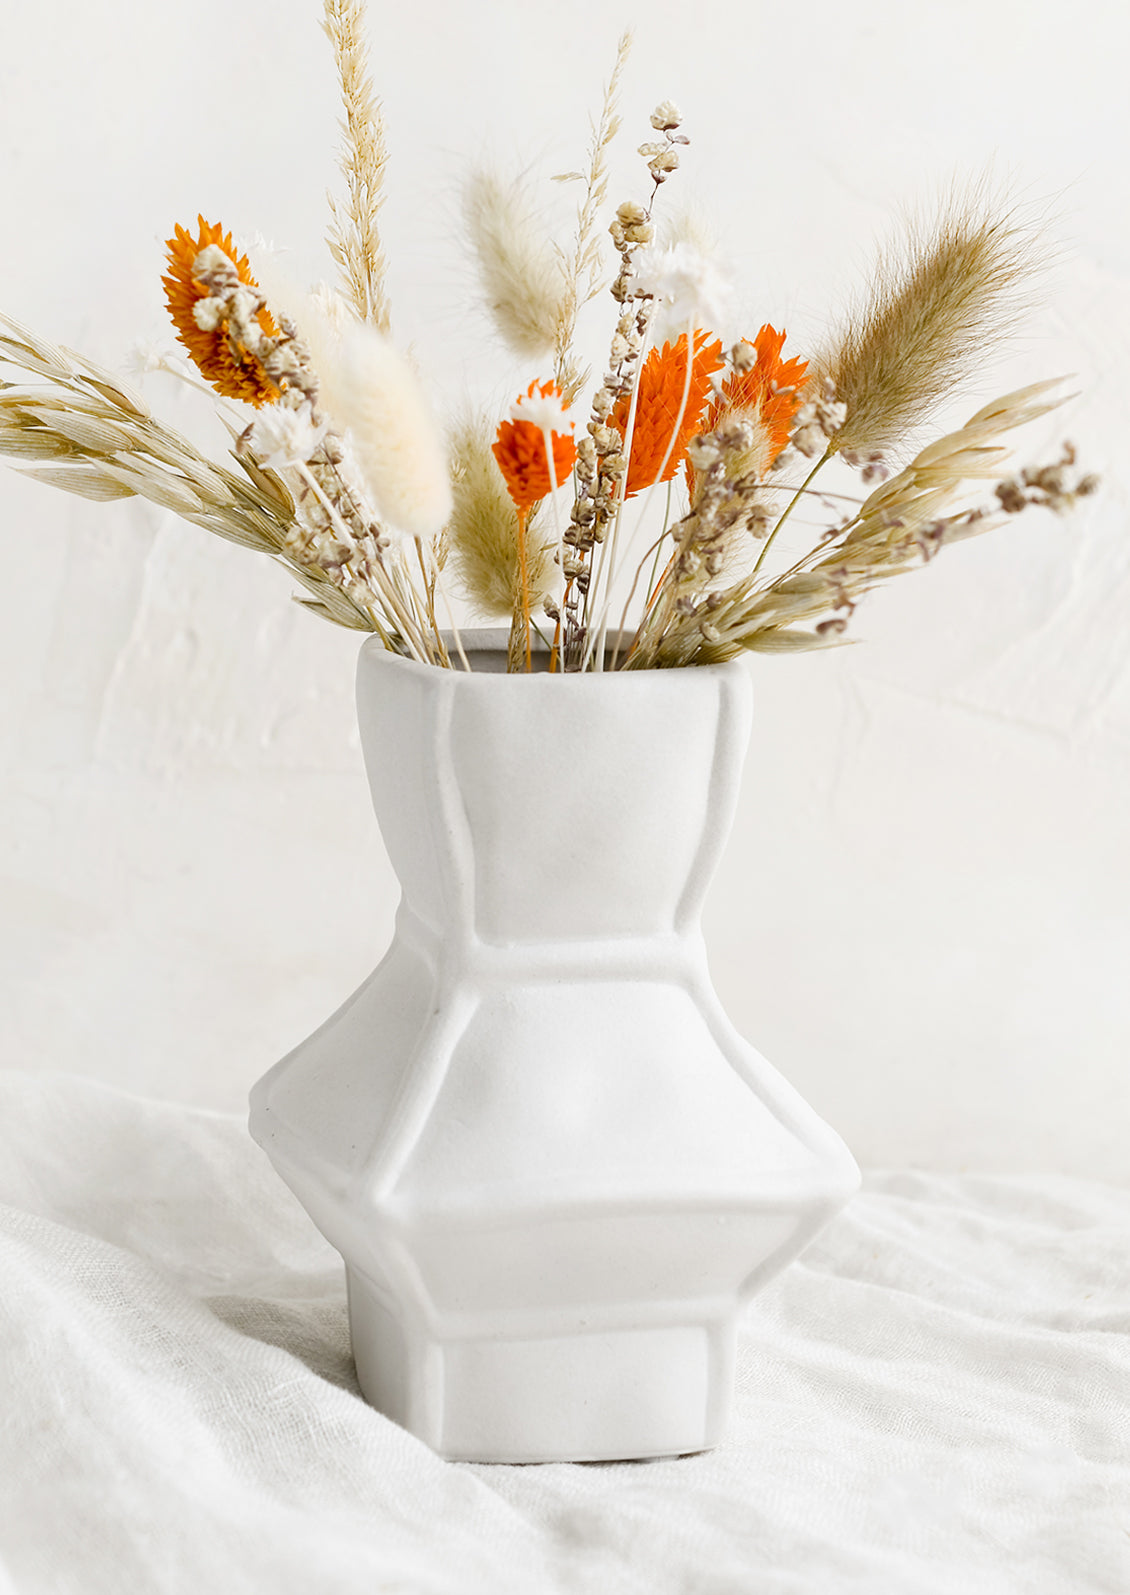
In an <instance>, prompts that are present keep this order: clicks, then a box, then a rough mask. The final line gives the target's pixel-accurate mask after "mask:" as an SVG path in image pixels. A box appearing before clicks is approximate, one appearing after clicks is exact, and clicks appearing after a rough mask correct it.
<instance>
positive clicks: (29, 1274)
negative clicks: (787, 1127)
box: [0, 1071, 1130, 1595]
mask: <svg viewBox="0 0 1130 1595" xmlns="http://www.w3.org/2000/svg"><path fill="white" fill-rule="evenodd" d="M0 1204H3V1205H2V1206H0V1379H2V1398H0V1399H2V1409H0V1595H11V1592H13V1591H14V1592H15V1595H189V1592H191V1595H354V1592H357V1595H362V1592H363V1595H377V1592H380V1595H401V1592H403V1595H441V1592H442V1595H480V1592H481V1595H488V1592H489V1595H574V1592H575V1595H854V1592H866V1595H1089V1592H1092V1591H1102V1592H1109V1595H1128V1592H1130V1190H1123V1189H1120V1188H1114V1187H1109V1186H1101V1185H1098V1184H1091V1183H1088V1182H1086V1181H1080V1180H1071V1179H1066V1178H1061V1177H1054V1176H1048V1177H1036V1176H1033V1177H1029V1178H1012V1177H1009V1178H1006V1177H988V1176H973V1175H953V1176H943V1175H936V1174H925V1173H916V1172H899V1171H893V1172H873V1173H871V1174H870V1175H869V1176H868V1178H867V1180H866V1182H865V1186H864V1190H863V1192H862V1194H861V1195H860V1196H859V1197H858V1198H857V1199H856V1200H855V1201H854V1202H853V1203H852V1204H851V1205H850V1206H849V1208H848V1209H847V1210H846V1211H845V1213H844V1214H843V1215H842V1216H841V1217H840V1218H839V1219H837V1220H836V1222H835V1223H834V1224H832V1225H831V1226H830V1227H829V1228H828V1229H827V1230H826V1231H825V1233H824V1235H823V1236H822V1237H821V1238H820V1239H819V1240H818V1241H817V1242H816V1243H815V1244H814V1245H813V1246H811V1247H810V1248H809V1250H808V1251H807V1252H806V1253H805V1255H804V1256H803V1258H802V1259H801V1260H800V1261H799V1262H796V1263H794V1264H793V1265H792V1267H790V1268H789V1269H788V1270H787V1271H786V1272H785V1273H784V1274H783V1275H782V1276H781V1277H780V1278H779V1279H778V1280H776V1281H775V1282H774V1283H773V1284H772V1285H771V1286H769V1287H768V1289H767V1290H766V1291H765V1292H764V1293H763V1294H762V1295H761V1296H760V1297H758V1298H757V1299H756V1300H755V1301H754V1302H753V1303H752V1304H751V1306H750V1307H749V1309H748V1311H747V1313H746V1315H745V1319H744V1328H743V1334H742V1339H741V1349H740V1356H739V1390H738V1402H737V1413H736V1417H735V1420H734V1422H733V1425H732V1428H731V1432H730V1434H729V1437H728V1439H727V1440H726V1442H725V1444H723V1445H722V1446H721V1447H720V1448H719V1449H718V1450H716V1451H714V1452H712V1453H709V1454H705V1455H701V1456H694V1457H686V1458H679V1459H675V1460H667V1461H660V1462H643V1463H616V1464H587V1465H576V1464H560V1465H543V1466H537V1467H504V1466H483V1465H469V1464H452V1463H446V1462H442V1461H440V1460H439V1459H438V1458H437V1457H435V1456H434V1455H433V1454H432V1453H431V1452H430V1451H429V1450H428V1449H427V1448H426V1447H425V1446H423V1445H422V1444H420V1443H419V1442H418V1441H416V1440H414V1439H413V1438H412V1437H411V1436H409V1435H408V1434H406V1433H405V1432H404V1431H403V1430H401V1429H398V1428H397V1427H396V1426H395V1425H394V1424H392V1423H390V1422H389V1421H388V1420H387V1419H385V1418H382V1417H380V1416H379V1415H378V1414H377V1413H376V1412H374V1411H372V1410H371V1409H370V1408H369V1407H367V1406H366V1405H365V1403H364V1402H363V1401H362V1400H361V1399H360V1397H359V1395H358V1392H357V1386H356V1384H355V1381H354V1377H353V1370H352V1364H351V1361H350V1356H349V1341H348V1333H347V1327H346V1312H345V1291H344V1281H343V1274H342V1269H341V1265H340V1263H339V1261H338V1259H337V1256H336V1254H335V1253H334V1252H333V1251H331V1250H330V1248H329V1247H328V1246H327V1245H326V1243H325V1242H324V1241H323V1240H322V1239H321V1237H320V1236H319V1235H318V1234H317V1232H316V1231H315V1230H314V1228H313V1227H312V1225H311V1223H310V1221H309V1220H308V1219H307V1218H306V1216H305V1214H304V1213H303V1212H302V1210H301V1209H300V1208H299V1207H298V1205H297V1203H296V1202H295V1201H294V1199H293V1197H292V1196H291V1195H290V1193H289V1191H287V1190H286V1189H285V1187H284V1186H283V1185H282V1184H281V1183H280V1181H279V1180H278V1179H277V1177H276V1176H275V1174H274V1173H273V1171H272V1170H271V1168H270V1166H269V1165H268V1163H267V1161H266V1159H265V1158H264V1156H263V1154H262V1153H261V1152H260V1151H259V1149H258V1148H257V1147H256V1146H254V1145H253V1143H252V1142H251V1141H250V1140H249V1138H248V1136H247V1133H246V1129H245V1127H244V1125H243V1123H242V1122H241V1121H240V1120H238V1119H236V1118H233V1117H228V1116H225V1115H221V1114H216V1113H210V1112H206V1111H202V1110H199V1109H194V1108H184V1107H178V1106H175V1105H171V1104H168V1103H161V1102H148V1101H141V1100H138V1099H136V1098H133V1097H129V1096H126V1095H124V1094H121V1093H119V1092H116V1091H113V1090H110V1089H108V1088H106V1087H104V1086H101V1085H98V1084H96V1083H94V1082H92V1081H90V1080H85V1079H80V1078H77V1077H74V1076H68V1075H51V1074H31V1073H21V1072H19V1071H11V1072H8V1073H0Z"/></svg>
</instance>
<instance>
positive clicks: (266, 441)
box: [248, 404, 326, 471]
mask: <svg viewBox="0 0 1130 1595" xmlns="http://www.w3.org/2000/svg"><path fill="white" fill-rule="evenodd" d="M325 434H326V428H325V425H324V424H323V425H321V426H315V425H314V424H313V422H312V421H311V419H310V411H309V409H308V407H307V406H305V405H303V407H302V408H301V409H298V410H291V409H283V407H282V405H279V404H272V405H269V406H268V407H267V408H266V409H264V410H263V411H261V413H260V414H259V415H258V416H256V418H255V424H254V426H253V427H252V428H251V436H250V438H249V439H248V441H249V443H250V445H251V449H252V451H253V453H254V455H255V458H256V459H257V460H258V461H259V462H260V464H262V465H265V466H267V467H268V469H269V470H272V471H277V470H278V469H279V468H280V467H281V466H284V465H305V463H306V461H307V460H308V459H310V457H311V456H312V455H313V454H314V452H315V450H316V449H317V447H318V445H319V444H320V443H321V441H322V439H323V437H324V436H325Z"/></svg>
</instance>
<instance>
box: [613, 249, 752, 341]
mask: <svg viewBox="0 0 1130 1595" xmlns="http://www.w3.org/2000/svg"><path fill="white" fill-rule="evenodd" d="M635 268H636V270H635V278H634V282H633V286H634V287H635V289H636V290H637V291H638V292H639V293H641V294H647V295H650V297H651V298H652V299H655V300H657V301H658V302H659V304H660V305H661V306H663V307H664V309H665V310H666V313H667V317H668V319H669V320H670V321H671V322H673V323H676V324H677V325H678V326H679V327H680V328H682V327H685V326H686V325H687V324H688V322H692V321H693V322H694V324H695V325H696V326H700V327H715V326H717V325H718V323H719V322H720V321H721V320H722V317H723V314H724V310H725V303H726V300H727V299H728V298H729V294H730V285H729V283H728V282H727V281H726V278H725V277H724V276H723V275H722V273H721V272H720V271H719V270H718V268H717V266H716V265H715V264H714V262H713V261H712V260H710V259H709V258H708V257H707V256H706V255H703V254H700V252H699V251H698V250H697V249H692V248H691V246H690V245H689V244H685V243H678V244H672V245H671V247H670V248H669V249H645V250H642V251H641V252H640V254H639V255H637V256H636V261H635Z"/></svg>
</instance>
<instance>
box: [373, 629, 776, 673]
mask: <svg viewBox="0 0 1130 1595" xmlns="http://www.w3.org/2000/svg"><path fill="white" fill-rule="evenodd" d="M440 635H441V637H442V638H443V643H444V646H445V647H446V648H447V650H448V652H449V654H450V655H451V659H452V669H451V670H446V669H443V668H442V667H441V666H439V665H429V664H422V663H421V662H420V661H419V660H418V659H409V658H407V657H406V656H405V655H403V654H398V653H394V652H393V651H392V650H391V649H390V648H386V647H385V645H384V643H383V642H382V641H381V639H380V637H379V636H377V635H376V633H373V634H372V635H371V636H369V637H367V638H366V639H365V641H364V642H363V643H362V645H361V655H362V657H363V658H373V659H376V658H381V659H383V660H385V661H386V662H387V663H388V664H390V665H395V666H396V667H398V668H403V669H406V670H408V671H409V672H415V673H420V672H422V673H425V674H427V675H443V676H456V677H458V676H466V675H467V674H468V672H467V671H465V670H463V669H462V668H461V666H460V664H459V663H458V662H457V661H458V659H459V653H458V648H457V646H456V642H455V636H454V633H452V632H450V631H443V632H441V633H440ZM509 636H510V631H509V628H508V627H506V626H467V627H461V628H460V631H459V637H460V640H461V642H462V644H463V650H464V652H465V653H466V654H467V655H468V657H469V658H470V660H471V661H472V663H474V661H475V658H476V656H478V657H479V658H480V659H483V658H485V657H486V656H487V655H492V656H495V657H497V656H501V659H502V668H501V669H499V668H497V667H495V668H493V669H491V668H487V669H482V670H479V669H472V670H471V672H470V674H471V675H472V676H473V677H474V678H475V679H476V680H477V681H485V680H488V679H490V678H491V677H498V678H500V679H504V680H507V681H553V680H558V679H560V680H562V681H576V680H578V679H581V678H583V679H585V680H590V681H607V680H613V679H617V680H619V679H630V678H633V677H634V678H635V679H636V680H639V679H640V678H641V677H643V676H668V677H672V678H673V677H679V678H683V677H686V676H687V675H688V674H690V673H692V672H693V673H694V675H696V676H703V677H706V676H714V675H719V674H732V673H736V672H738V671H742V670H744V669H745V666H746V660H745V659H744V658H743V657H741V656H740V655H739V656H738V657H737V658H734V659H727V660H724V661H723V662H722V663H721V664H715V665H673V666H663V667H657V666H650V667H648V668H646V669H643V670H603V671H601V670H585V671H579V670H571V671H557V672H554V675H552V676H551V675H550V674H549V672H548V671H547V670H546V669H545V668H544V664H543V667H542V668H541V669H537V668H535V669H534V670H532V671H529V672H527V671H514V672H509V671H507V670H506V668H505V658H506V650H507V643H508V640H509ZM608 636H609V640H610V642H611V643H612V645H613V646H615V643H616V640H617V638H618V637H622V638H623V639H624V640H625V641H627V640H628V639H629V638H630V637H632V636H634V633H633V632H622V633H617V632H609V634H608ZM533 653H534V657H535V660H536V659H537V656H538V655H541V657H542V660H543V661H544V660H545V658H546V656H547V654H548V650H547V648H546V646H545V644H544V643H543V642H541V641H540V639H535V641H534V648H533Z"/></svg>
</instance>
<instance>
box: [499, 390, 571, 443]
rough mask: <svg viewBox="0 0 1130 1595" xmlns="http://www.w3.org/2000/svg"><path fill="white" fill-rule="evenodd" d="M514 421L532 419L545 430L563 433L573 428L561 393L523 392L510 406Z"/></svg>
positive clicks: (511, 416) (535, 424)
mask: <svg viewBox="0 0 1130 1595" xmlns="http://www.w3.org/2000/svg"><path fill="white" fill-rule="evenodd" d="M510 419H511V420H512V421H530V422H532V424H533V425H534V426H537V427H540V428H541V430H542V431H543V432H557V433H558V434H560V435H563V434H564V433H566V432H571V431H572V430H573V422H572V421H571V420H570V419H569V418H568V416H567V415H566V413H565V406H564V405H563V404H562V403H561V395H560V394H559V393H546V394H541V393H538V392H537V391H536V390H535V391H534V392H533V393H523V394H522V396H521V397H520V398H518V399H516V400H515V401H514V403H513V404H512V405H511V406H510Z"/></svg>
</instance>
